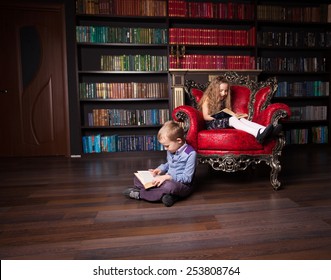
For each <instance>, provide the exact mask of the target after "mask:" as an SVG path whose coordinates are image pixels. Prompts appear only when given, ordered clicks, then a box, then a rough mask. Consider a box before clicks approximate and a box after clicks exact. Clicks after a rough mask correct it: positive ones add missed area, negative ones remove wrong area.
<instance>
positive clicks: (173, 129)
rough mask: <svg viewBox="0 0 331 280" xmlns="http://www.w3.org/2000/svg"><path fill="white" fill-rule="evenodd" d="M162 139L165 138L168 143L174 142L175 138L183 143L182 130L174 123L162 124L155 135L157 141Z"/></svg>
mask: <svg viewBox="0 0 331 280" xmlns="http://www.w3.org/2000/svg"><path fill="white" fill-rule="evenodd" d="M164 137H167V138H168V139H169V140H170V141H176V139H177V138H180V139H182V140H183V141H185V135H184V129H183V128H182V127H181V126H180V124H179V123H177V122H175V121H172V120H170V121H167V122H165V123H164V124H163V126H162V127H161V128H160V130H159V132H158V134H157V139H158V140H160V139H162V138H164Z"/></svg>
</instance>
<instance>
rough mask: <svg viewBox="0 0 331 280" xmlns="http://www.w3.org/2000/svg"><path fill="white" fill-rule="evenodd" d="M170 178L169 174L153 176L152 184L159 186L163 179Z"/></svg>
mask: <svg viewBox="0 0 331 280" xmlns="http://www.w3.org/2000/svg"><path fill="white" fill-rule="evenodd" d="M171 179H172V178H171V176H170V175H168V174H165V175H161V176H157V177H155V179H154V181H153V185H154V186H156V187H159V186H161V185H162V184H163V182H164V181H166V180H171Z"/></svg>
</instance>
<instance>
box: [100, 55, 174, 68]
mask: <svg viewBox="0 0 331 280" xmlns="http://www.w3.org/2000/svg"><path fill="white" fill-rule="evenodd" d="M100 69H101V70H102V71H167V70H168V57H167V56H155V55H148V54H146V55H140V54H137V55H102V56H101V59H100Z"/></svg>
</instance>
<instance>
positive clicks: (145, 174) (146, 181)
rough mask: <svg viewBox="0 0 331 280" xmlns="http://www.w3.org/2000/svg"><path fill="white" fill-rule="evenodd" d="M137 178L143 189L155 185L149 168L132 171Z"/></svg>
mask: <svg viewBox="0 0 331 280" xmlns="http://www.w3.org/2000/svg"><path fill="white" fill-rule="evenodd" d="M134 175H136V177H137V178H138V180H139V181H140V182H141V183H142V184H143V185H144V187H145V189H149V188H152V187H155V185H154V184H153V181H154V178H155V177H154V176H153V173H152V172H151V171H149V170H140V171H137V172H135V173H134Z"/></svg>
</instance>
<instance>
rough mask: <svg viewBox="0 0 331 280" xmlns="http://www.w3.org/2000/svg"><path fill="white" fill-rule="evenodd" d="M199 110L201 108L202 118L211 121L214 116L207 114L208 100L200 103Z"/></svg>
mask: <svg viewBox="0 0 331 280" xmlns="http://www.w3.org/2000/svg"><path fill="white" fill-rule="evenodd" d="M201 110H202V115H203V119H204V120H205V121H212V120H213V119H214V118H213V117H212V116H211V115H209V113H208V102H207V101H205V102H204V103H203V104H202V106H201Z"/></svg>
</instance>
